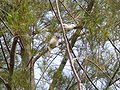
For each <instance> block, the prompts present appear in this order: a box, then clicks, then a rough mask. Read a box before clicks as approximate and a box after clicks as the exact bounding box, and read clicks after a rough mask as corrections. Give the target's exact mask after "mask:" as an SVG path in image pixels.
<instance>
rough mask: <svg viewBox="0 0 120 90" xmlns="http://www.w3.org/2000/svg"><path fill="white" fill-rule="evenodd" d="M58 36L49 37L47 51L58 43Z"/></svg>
mask: <svg viewBox="0 0 120 90" xmlns="http://www.w3.org/2000/svg"><path fill="white" fill-rule="evenodd" d="M59 38H60V37H59V36H54V37H52V38H51V40H50V42H49V47H48V49H49V51H51V49H53V48H55V47H56V46H57V45H58V44H59Z"/></svg>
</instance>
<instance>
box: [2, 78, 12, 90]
mask: <svg viewBox="0 0 120 90" xmlns="http://www.w3.org/2000/svg"><path fill="white" fill-rule="evenodd" d="M0 81H1V82H3V83H4V85H5V86H6V88H7V90H12V89H11V87H10V85H9V84H8V82H6V80H5V79H4V78H3V77H2V76H0Z"/></svg>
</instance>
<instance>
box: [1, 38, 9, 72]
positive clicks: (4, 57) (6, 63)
mask: <svg viewBox="0 0 120 90" xmlns="http://www.w3.org/2000/svg"><path fill="white" fill-rule="evenodd" d="M0 46H1V49H2V53H3V56H4V59H5V62H6V64H7V69H8V70H9V68H10V67H9V64H8V61H7V58H6V55H5V52H4V50H3V46H2V43H1V40H0Z"/></svg>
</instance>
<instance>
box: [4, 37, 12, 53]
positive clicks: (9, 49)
mask: <svg viewBox="0 0 120 90" xmlns="http://www.w3.org/2000/svg"><path fill="white" fill-rule="evenodd" d="M2 36H3V39H4V42H5V45H6V48H7V50H8V52H9V54H10V49H9V47H8V45H7V41H6V38H5V36H4V35H2Z"/></svg>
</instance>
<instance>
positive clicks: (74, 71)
mask: <svg viewBox="0 0 120 90" xmlns="http://www.w3.org/2000/svg"><path fill="white" fill-rule="evenodd" d="M56 5H57V12H58V17H59V20H60V24H61V28H62V31H63V37H64V40H65V43H66V48H67V52H68V56H69V60H70V63H71V68H72V70H73V73H74V74H75V77H76V79H77V82H78V88H79V90H82V87H81V80H80V78H79V76H78V74H77V72H76V70H75V67H74V63H73V58H72V55H71V51H70V46H69V43H68V39H67V36H66V32H65V30H64V28H63V23H62V22H63V21H62V18H61V15H60V11H59V5H58V0H56Z"/></svg>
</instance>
